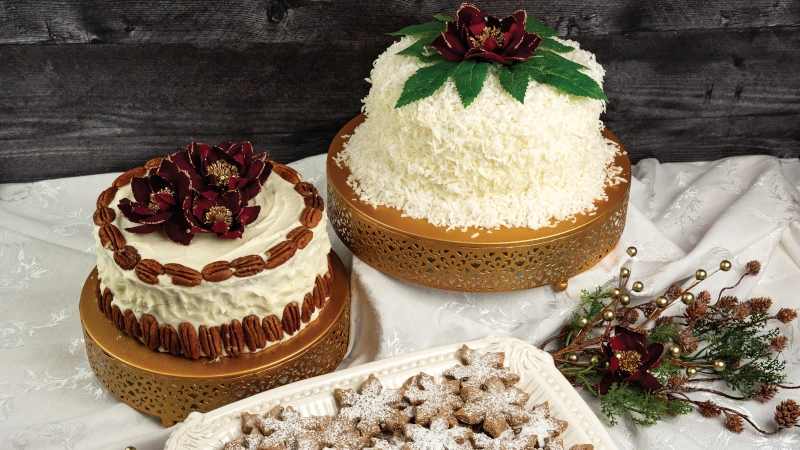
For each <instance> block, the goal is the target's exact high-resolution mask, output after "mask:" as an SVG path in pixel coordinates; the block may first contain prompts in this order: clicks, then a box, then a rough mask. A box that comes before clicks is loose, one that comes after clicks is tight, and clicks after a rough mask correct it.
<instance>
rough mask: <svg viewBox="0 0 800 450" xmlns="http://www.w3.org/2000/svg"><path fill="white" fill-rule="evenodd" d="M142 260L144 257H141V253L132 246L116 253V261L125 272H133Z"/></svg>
mask: <svg viewBox="0 0 800 450" xmlns="http://www.w3.org/2000/svg"><path fill="white" fill-rule="evenodd" d="M141 259H142V257H141V256H139V251H138V250H136V249H135V248H133V247H131V246H130V245H125V246H122V247H120V249H119V250H117V251H115V252H114V261H115V262H116V263H117V265H118V266H120V267H121V268H122V269H123V270H132V269H133V268H134V267H136V264H139V261H141Z"/></svg>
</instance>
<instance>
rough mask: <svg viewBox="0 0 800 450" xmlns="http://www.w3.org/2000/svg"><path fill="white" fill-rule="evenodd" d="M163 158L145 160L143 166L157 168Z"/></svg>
mask: <svg viewBox="0 0 800 450" xmlns="http://www.w3.org/2000/svg"><path fill="white" fill-rule="evenodd" d="M163 160H164V158H153V159H151V160H150V161H147V162H146V163H144V168H145V169H158V166H160V165H161V161H163Z"/></svg>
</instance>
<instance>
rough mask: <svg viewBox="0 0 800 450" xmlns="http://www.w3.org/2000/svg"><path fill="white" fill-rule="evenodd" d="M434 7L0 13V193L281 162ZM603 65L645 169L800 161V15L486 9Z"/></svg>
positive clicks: (166, 5)
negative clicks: (244, 160) (172, 157)
mask: <svg viewBox="0 0 800 450" xmlns="http://www.w3.org/2000/svg"><path fill="white" fill-rule="evenodd" d="M459 3H460V2H459V1H432V0H417V1H413V0H394V1H379V0H242V1H235V2H234V1H214V0H197V1H191V2H187V1H183V2H180V1H174V2H170V1H159V0H149V1H132V0H105V1H101V0H73V1H65V0H58V1H56V0H40V1H25V0H0V141H2V144H0V145H2V149H0V182H12V181H29V180H38V179H43V178H53V177H64V176H73V175H80V174H90V173H100V172H110V171H121V170H124V169H126V168H129V167H132V166H134V165H137V164H141V163H142V162H143V161H145V160H146V159H148V158H150V157H153V156H157V155H163V154H166V153H168V152H171V151H174V150H176V149H177V148H179V147H181V146H183V145H186V144H187V143H188V142H189V141H190V139H191V138H195V139H197V140H200V141H206V142H216V141H219V140H222V139H230V140H243V139H247V140H250V141H252V142H253V145H254V146H255V148H256V150H257V151H268V152H269V153H270V154H271V155H272V157H273V158H274V159H276V160H278V161H281V162H290V161H294V160H296V159H299V158H303V157H306V156H309V155H314V154H318V153H322V152H325V151H327V148H328V144H329V142H330V140H331V139H332V138H333V136H334V134H335V133H336V132H337V131H338V129H339V128H340V127H341V126H342V125H344V124H345V123H346V122H347V121H348V120H349V119H350V118H352V117H353V116H355V115H356V114H358V112H359V110H360V108H361V99H362V98H363V97H364V96H365V95H366V94H367V92H368V90H369V85H368V83H366V82H365V81H364V78H366V77H367V76H369V71H370V69H371V67H372V66H371V64H372V61H373V60H374V59H375V58H376V57H377V56H378V55H379V54H380V53H381V52H382V51H383V50H384V49H385V48H386V47H387V46H388V45H390V43H391V42H392V38H391V37H389V36H386V34H385V33H387V32H389V31H394V30H397V29H399V28H402V27H403V26H406V25H409V24H414V23H419V22H423V21H427V20H428V19H429V18H430V17H431V16H432V15H433V14H434V13H439V12H441V13H447V14H453V12H454V11H455V9H456V8H457V6H458V4H459ZM479 6H482V7H483V9H484V10H486V11H487V12H494V13H496V14H497V15H507V14H509V13H511V12H513V11H514V10H515V9H517V8H518V7H523V8H526V9H527V10H528V13H529V14H530V15H533V16H535V17H539V18H541V19H542V20H543V21H544V22H545V23H547V24H548V25H550V26H552V27H554V28H557V29H558V30H559V32H560V34H561V36H563V37H568V38H570V39H575V40H577V41H579V42H580V43H581V46H582V47H584V48H586V49H588V50H590V51H592V52H594V53H596V54H597V59H598V61H600V63H601V64H603V65H604V66H605V68H606V70H607V75H606V84H605V89H606V93H607V94H608V97H609V99H610V104H609V105H608V112H607V113H606V114H605V115H604V116H603V119H604V120H605V122H606V124H607V126H608V127H609V128H610V129H611V130H613V131H614V132H615V133H616V134H617V136H618V137H619V138H620V139H621V141H622V142H623V144H624V145H625V146H626V147H627V149H628V151H629V153H630V154H631V155H632V158H633V160H634V161H636V160H639V159H641V158H648V157H655V158H658V159H659V160H661V161H687V160H712V159H717V158H722V157H725V156H732V155H744V154H769V155H774V156H779V157H795V156H798V154H799V153H800V1H798V0H771V1H760V0H673V1H637V0H607V1H588V0H571V1H569V0H567V1H565V0H537V1H535V2H534V1H522V0H515V1H507V0H503V1H483V2H479Z"/></svg>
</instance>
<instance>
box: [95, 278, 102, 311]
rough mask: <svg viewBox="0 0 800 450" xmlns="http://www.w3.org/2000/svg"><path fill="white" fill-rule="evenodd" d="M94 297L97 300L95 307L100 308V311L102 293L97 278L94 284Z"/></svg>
mask: <svg viewBox="0 0 800 450" xmlns="http://www.w3.org/2000/svg"><path fill="white" fill-rule="evenodd" d="M94 298H95V299H96V300H97V307H98V308H100V311H102V310H103V293H102V292H100V279H99V278H98V279H97V283H95V285H94Z"/></svg>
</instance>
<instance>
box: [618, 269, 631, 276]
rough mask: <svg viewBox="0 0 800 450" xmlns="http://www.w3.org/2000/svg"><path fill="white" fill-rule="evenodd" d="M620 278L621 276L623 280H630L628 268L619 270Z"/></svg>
mask: <svg viewBox="0 0 800 450" xmlns="http://www.w3.org/2000/svg"><path fill="white" fill-rule="evenodd" d="M619 276H621V277H622V278H628V277H629V276H631V271H630V269H628V268H627V267H623V268H622V269H619Z"/></svg>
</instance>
